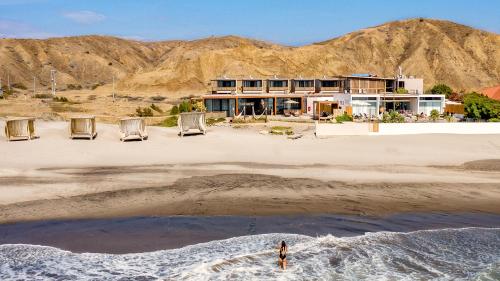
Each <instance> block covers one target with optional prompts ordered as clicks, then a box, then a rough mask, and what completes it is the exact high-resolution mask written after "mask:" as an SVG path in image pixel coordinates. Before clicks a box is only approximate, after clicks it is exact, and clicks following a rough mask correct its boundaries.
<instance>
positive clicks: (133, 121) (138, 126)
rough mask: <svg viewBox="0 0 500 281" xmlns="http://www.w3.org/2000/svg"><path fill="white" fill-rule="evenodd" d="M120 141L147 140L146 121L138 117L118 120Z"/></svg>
mask: <svg viewBox="0 0 500 281" xmlns="http://www.w3.org/2000/svg"><path fill="white" fill-rule="evenodd" d="M120 134H121V137H120V140H121V141H126V140H141V141H143V140H147V139H148V133H147V132H146V120H144V118H140V117H130V118H122V119H120Z"/></svg>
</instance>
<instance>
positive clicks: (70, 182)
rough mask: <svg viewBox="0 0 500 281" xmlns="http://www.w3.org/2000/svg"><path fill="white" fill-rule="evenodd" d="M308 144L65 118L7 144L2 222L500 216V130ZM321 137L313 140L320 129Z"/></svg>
mask: <svg viewBox="0 0 500 281" xmlns="http://www.w3.org/2000/svg"><path fill="white" fill-rule="evenodd" d="M298 126H303V127H304V126H306V127H304V128H302V130H303V134H304V136H303V137H302V138H300V139H297V140H291V139H287V138H286V137H284V136H270V135H261V134H259V133H258V132H257V130H252V129H234V128H231V127H211V128H210V129H209V132H208V134H207V135H206V136H203V135H197V136H189V137H184V138H180V137H178V136H177V135H176V129H167V128H159V127H149V128H148V129H149V135H150V138H149V140H147V141H144V142H126V143H122V142H120V141H119V137H118V129H117V127H116V126H115V125H108V124H98V132H99V136H98V137H97V139H95V140H94V141H88V140H70V139H69V138H68V136H67V124H66V123H65V122H38V133H39V135H40V136H41V137H40V138H39V139H36V140H33V141H28V142H26V141H24V142H7V141H5V139H2V142H1V144H0V155H2V157H1V158H0V182H1V184H0V194H2V196H0V222H2V223H9V222H17V221H31V220H45V219H73V218H110V217H129V216H157V215H158V216H159V215H287V214H326V213H335V214H353V215H388V214H394V213H401V212H485V213H494V214H498V213H500V204H498V202H500V162H499V160H498V159H500V138H499V137H498V136H496V135H468V136H456V135H453V136H452V135H418V136H357V137H354V136H353V137H336V138H329V139H317V138H315V137H314V136H313V134H312V132H311V131H309V130H308V128H307V126H310V125H298ZM308 132H309V133H308Z"/></svg>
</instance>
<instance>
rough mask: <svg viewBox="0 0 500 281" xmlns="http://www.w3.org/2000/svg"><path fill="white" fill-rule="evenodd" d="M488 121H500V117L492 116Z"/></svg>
mask: <svg viewBox="0 0 500 281" xmlns="http://www.w3.org/2000/svg"><path fill="white" fill-rule="evenodd" d="M488 122H500V118H490V119H488Z"/></svg>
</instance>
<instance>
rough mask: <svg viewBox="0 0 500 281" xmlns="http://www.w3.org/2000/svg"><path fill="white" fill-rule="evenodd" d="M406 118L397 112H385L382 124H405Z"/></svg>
mask: <svg viewBox="0 0 500 281" xmlns="http://www.w3.org/2000/svg"><path fill="white" fill-rule="evenodd" d="M404 122H405V117H404V116H403V115H401V114H399V113H398V112H396V111H391V112H389V113H387V112H384V114H383V115H382V123H404Z"/></svg>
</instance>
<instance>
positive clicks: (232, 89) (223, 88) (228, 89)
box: [212, 87, 236, 92]
mask: <svg viewBox="0 0 500 281" xmlns="http://www.w3.org/2000/svg"><path fill="white" fill-rule="evenodd" d="M212 91H216V92H231V91H236V87H212Z"/></svg>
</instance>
